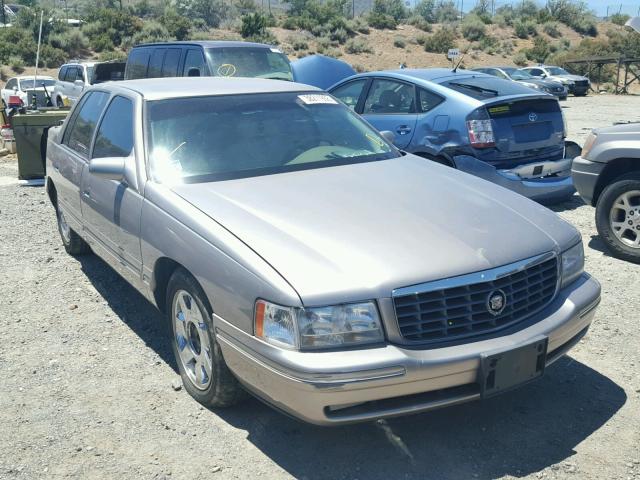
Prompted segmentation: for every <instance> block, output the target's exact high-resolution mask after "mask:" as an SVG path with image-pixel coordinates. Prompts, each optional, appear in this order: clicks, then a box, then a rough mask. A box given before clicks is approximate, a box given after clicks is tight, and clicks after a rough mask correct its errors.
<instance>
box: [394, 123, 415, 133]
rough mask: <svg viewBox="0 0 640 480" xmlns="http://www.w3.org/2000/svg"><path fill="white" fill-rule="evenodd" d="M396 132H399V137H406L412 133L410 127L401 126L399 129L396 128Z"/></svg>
mask: <svg viewBox="0 0 640 480" xmlns="http://www.w3.org/2000/svg"><path fill="white" fill-rule="evenodd" d="M396 132H398V135H406V134H408V133H411V127H409V126H408V125H400V126H399V127H398V128H396Z"/></svg>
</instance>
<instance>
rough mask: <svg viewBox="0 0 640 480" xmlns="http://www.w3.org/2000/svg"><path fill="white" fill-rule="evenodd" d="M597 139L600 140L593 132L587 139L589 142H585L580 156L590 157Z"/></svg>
mask: <svg viewBox="0 0 640 480" xmlns="http://www.w3.org/2000/svg"><path fill="white" fill-rule="evenodd" d="M597 139H598V136H597V135H596V134H595V133H593V132H591V133H590V134H589V136H588V137H587V140H586V141H585V142H584V146H583V147H582V152H580V156H581V157H582V158H587V156H588V155H589V152H591V149H592V148H593V146H594V145H595V144H596V140H597Z"/></svg>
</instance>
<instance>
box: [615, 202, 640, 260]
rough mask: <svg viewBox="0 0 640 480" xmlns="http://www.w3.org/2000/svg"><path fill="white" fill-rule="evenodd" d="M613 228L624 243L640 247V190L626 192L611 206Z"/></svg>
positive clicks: (632, 246)
mask: <svg viewBox="0 0 640 480" xmlns="http://www.w3.org/2000/svg"><path fill="white" fill-rule="evenodd" d="M609 222H610V225H611V230H612V231H613V233H614V235H615V236H616V238H617V239H618V240H619V241H620V242H621V243H623V244H624V245H626V246H628V247H631V248H638V249H640V190H630V191H628V192H624V193H623V194H621V195H620V196H618V198H617V199H616V201H615V202H613V205H612V206H611V211H610V212H609Z"/></svg>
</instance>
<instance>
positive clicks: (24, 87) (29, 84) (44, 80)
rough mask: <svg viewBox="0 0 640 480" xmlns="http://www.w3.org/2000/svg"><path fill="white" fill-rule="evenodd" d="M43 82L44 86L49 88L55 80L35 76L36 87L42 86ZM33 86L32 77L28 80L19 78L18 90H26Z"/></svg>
mask: <svg viewBox="0 0 640 480" xmlns="http://www.w3.org/2000/svg"><path fill="white" fill-rule="evenodd" d="M43 83H44V86H45V87H47V88H49V87H53V86H54V85H55V84H56V81H55V80H53V79H50V78H37V79H36V81H35V86H36V88H38V87H42V84H43ZM33 87H34V81H33V78H31V79H28V80H20V90H28V89H29V88H33Z"/></svg>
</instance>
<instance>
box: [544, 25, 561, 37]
mask: <svg viewBox="0 0 640 480" xmlns="http://www.w3.org/2000/svg"><path fill="white" fill-rule="evenodd" d="M542 31H543V32H544V33H546V34H547V35H549V36H550V37H553V38H558V37H559V36H560V30H559V29H558V22H553V21H552V22H546V23H545V24H544V25H542Z"/></svg>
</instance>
